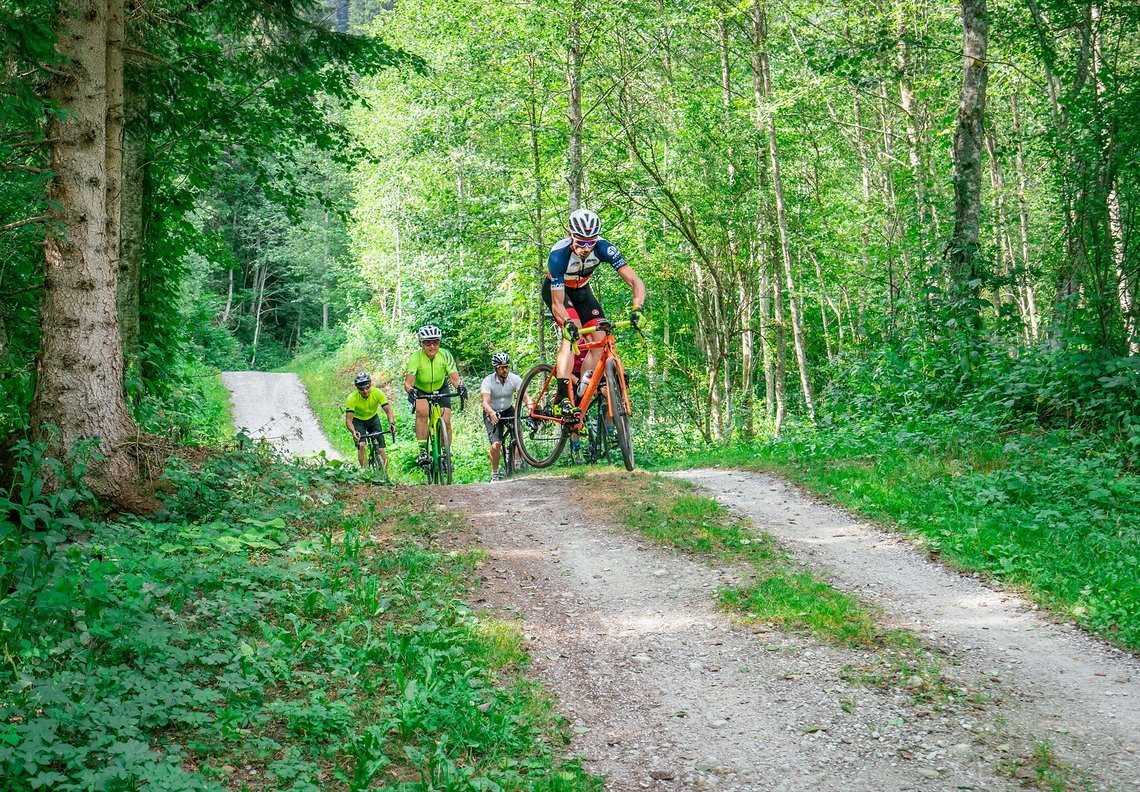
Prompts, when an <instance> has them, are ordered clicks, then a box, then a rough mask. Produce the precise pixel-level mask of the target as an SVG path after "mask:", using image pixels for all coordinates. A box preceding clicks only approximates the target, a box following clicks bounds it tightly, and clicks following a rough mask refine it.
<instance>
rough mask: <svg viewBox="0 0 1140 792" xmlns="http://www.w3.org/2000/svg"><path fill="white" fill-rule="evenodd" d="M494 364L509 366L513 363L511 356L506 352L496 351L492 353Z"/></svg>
mask: <svg viewBox="0 0 1140 792" xmlns="http://www.w3.org/2000/svg"><path fill="white" fill-rule="evenodd" d="M491 365H492V366H509V365H511V356H510V355H508V354H507V353H506V352H496V353H495V354H493V355H491Z"/></svg>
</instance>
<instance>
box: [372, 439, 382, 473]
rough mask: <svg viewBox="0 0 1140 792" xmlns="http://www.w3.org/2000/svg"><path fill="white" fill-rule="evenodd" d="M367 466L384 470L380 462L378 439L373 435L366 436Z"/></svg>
mask: <svg viewBox="0 0 1140 792" xmlns="http://www.w3.org/2000/svg"><path fill="white" fill-rule="evenodd" d="M368 466H369V467H371V468H372V469H374V470H379V471H383V470H384V466H383V465H382V464H381V463H380V441H379V440H377V439H376V438H375V437H369V438H368Z"/></svg>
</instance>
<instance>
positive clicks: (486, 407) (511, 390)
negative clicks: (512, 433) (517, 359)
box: [479, 352, 522, 481]
mask: <svg viewBox="0 0 1140 792" xmlns="http://www.w3.org/2000/svg"><path fill="white" fill-rule="evenodd" d="M491 366H492V367H493V368H494V369H495V370H494V371H493V372H491V373H490V374H488V375H487V376H486V377H485V378H484V379H483V384H482V385H481V386H480V388H479V390H480V392H481V393H482V395H483V426H485V427H486V429H487V442H489V443H490V444H491V481H499V480H500V479H501V478H502V474H501V473H499V459H501V457H502V452H503V429H504V427H506V425H507V423H508V422H510V421H513V420H514V417H515V394H516V393H518V390H519V388H521V387H522V377H520V376H519V375H518V374H515V373H514V372H513V371H511V357H510V355H508V354H507V353H506V352H496V353H495V354H494V355H492V356H491Z"/></svg>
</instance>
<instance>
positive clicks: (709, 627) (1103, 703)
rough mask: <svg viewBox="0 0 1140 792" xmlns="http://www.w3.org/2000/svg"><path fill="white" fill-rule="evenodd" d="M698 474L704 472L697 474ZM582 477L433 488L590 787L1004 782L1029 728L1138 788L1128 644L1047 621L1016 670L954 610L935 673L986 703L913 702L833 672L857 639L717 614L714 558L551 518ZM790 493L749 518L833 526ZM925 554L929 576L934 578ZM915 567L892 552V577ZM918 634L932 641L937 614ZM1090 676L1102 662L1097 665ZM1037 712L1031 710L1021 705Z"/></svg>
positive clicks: (852, 656) (718, 577)
mask: <svg viewBox="0 0 1140 792" xmlns="http://www.w3.org/2000/svg"><path fill="white" fill-rule="evenodd" d="M734 475H735V476H737V478H732V479H729V480H730V481H731V483H732V486H731V487H728V488H726V490H725V492H732V493H733V495H734V496H740V497H741V498H742V499H743V500H746V501H747V500H748V499H749V497H748V489H749V487H750V486H751V485H752V482H749V481H748V480H747V478H740V477H741V476H743V474H734ZM697 477H698V478H700V475H699V474H697ZM701 480H702V481H703V482H704V483H711V484H714V485H715V484H717V483H718V482H719V479H718V478H717V476H716V475H713V474H705V475H704V478H702V479H701ZM767 484H768V483H767V482H765V483H763V484H762V485H761V486H762V487H763V486H767ZM599 485H602V484H601V483H600V482H599V481H597V480H594V481H592V482H587V481H570V480H566V479H554V478H541V479H539V478H529V479H522V480H515V481H511V482H507V483H505V484H501V485H485V484H481V485H470V486H467V487H456V488H452V489H450V490H441V491H440V498H441V501H442V503H441V505H442V506H443V507H445V508H461V509H464V510H465V511H466V512H467V513H468V515H469V516H470V518H471V520H472V522H473V524H474V525H475V526H476V528H477V530H478V532H479V539H480V543H481V544H482V546H483V547H484V548H485V549H486V550H487V552H488V553H489V554H490V561H489V562H488V564H487V565H486V567H485V580H484V588H483V590H482V592H481V596H482V597H483V598H485V601H484V602H482V603H481V604H482V605H483V606H484V607H486V608H487V609H488V610H491V611H493V612H494V613H496V614H497V615H498V616H500V617H502V618H507V619H521V620H522V624H523V627H524V630H525V633H526V635H527V637H528V639H529V649H530V651H531V653H532V656H533V657H534V658H535V669H536V672H537V673H538V675H539V676H540V677H541V678H542V680H543V682H544V684H546V685H547V687H548V688H549V689H551V690H552V692H553V693H554V694H555V695H556V696H557V697H558V699H559V701H560V702H561V703H562V708H563V711H564V712H565V713H566V714H567V716H568V717H569V718H570V719H571V721H572V722H573V723H574V724H575V725H576V726H577V727H578V729H579V732H580V733H579V735H578V737H577V739H576V744H575V747H576V749H577V750H579V751H581V753H582V754H583V756H584V757H585V758H586V766H587V767H588V768H589V769H590V770H592V771H595V772H599V773H604V774H605V775H606V776H607V779H608V783H607V788H609V789H614V790H627V789H642V788H650V787H652V788H662V789H703V788H709V789H713V788H716V789H742V790H744V789H747V790H753V789H755V790H776V789H778V790H783V789H788V790H791V789H813V790H832V789H834V790H840V789H845V790H849V789H867V790H879V789H900V790H901V789H921V790H928V789H1006V788H1015V787H1017V786H1019V783H1018V782H1017V780H1016V779H1013V778H1010V777H1007V776H1002V775H998V774H996V772H995V767H996V766H997V764H998V763H1000V762H1002V761H1008V760H1013V759H1016V758H1019V757H1021V756H1024V755H1026V754H1028V753H1031V752H1032V750H1033V742H1032V740H1030V739H1029V738H1030V736H1031V735H1033V736H1037V737H1041V738H1047V739H1048V740H1049V741H1050V742H1052V743H1053V744H1054V745H1056V746H1057V750H1058V752H1059V754H1060V755H1061V758H1063V759H1064V760H1066V761H1068V762H1071V763H1074V764H1077V765H1078V766H1080V767H1081V768H1082V769H1083V770H1085V771H1087V772H1088V773H1089V775H1088V777H1087V782H1088V784H1089V785H1090V786H1091V787H1092V788H1098V789H1116V788H1121V789H1124V788H1136V787H1140V764H1138V760H1137V758H1136V757H1135V756H1134V754H1130V753H1128V752H1127V747H1128V746H1129V745H1131V744H1132V742H1131V741H1132V740H1134V739H1135V736H1136V734H1135V731H1130V730H1132V729H1133V726H1134V723H1135V718H1136V713H1135V712H1132V711H1130V705H1131V704H1132V702H1134V701H1135V700H1136V699H1135V698H1134V697H1133V698H1129V695H1130V694H1131V693H1132V691H1133V688H1134V685H1133V683H1130V682H1116V681H1114V678H1115V677H1117V676H1119V675H1125V676H1126V675H1128V674H1130V673H1131V674H1133V677H1134V678H1135V674H1134V671H1135V667H1136V666H1135V664H1134V663H1133V662H1132V661H1131V660H1129V659H1127V658H1125V657H1123V656H1119V657H1117V656H1116V653H1113V652H1109V651H1107V650H1104V649H1103V648H1101V647H1100V646H1098V645H1097V644H1095V643H1093V642H1091V641H1088V640H1086V639H1083V638H1081V637H1079V636H1062V638H1063V640H1062V643H1061V644H1060V645H1059V646H1058V647H1057V648H1056V650H1055V651H1056V652H1058V653H1059V654H1058V655H1057V656H1056V658H1055V659H1056V661H1057V663H1056V665H1055V666H1049V665H1048V664H1047V662H1045V657H1044V656H1043V655H1042V656H1040V657H1039V656H1038V655H1037V653H1036V651H1035V652H1034V653H1033V654H1032V655H1027V656H1033V657H1034V659H1035V663H1034V664H1033V665H1032V666H1029V665H1026V660H1025V659H1024V658H1022V657H1020V656H1015V657H1006V656H1004V655H1003V656H1000V657H995V656H990V655H989V654H988V653H983V652H982V651H981V650H979V649H975V648H973V647H977V646H979V645H980V644H982V643H983V641H982V640H981V638H980V637H979V638H978V639H974V638H973V637H970V636H973V635H974V634H975V632H977V633H980V632H984V629H983V628H984V627H986V626H989V627H991V628H992V627H993V626H994V625H993V624H990V625H987V624H984V623H983V622H982V620H980V619H974V620H973V622H972V623H962V624H955V625H954V629H955V630H956V632H954V633H953V635H954V636H955V638H954V640H952V641H950V642H949V643H948V644H947V645H946V648H947V649H949V651H950V652H951V654H952V655H953V656H954V657H955V658H960V659H961V661H962V666H961V667H958V668H952V669H950V671H949V673H951V674H952V675H953V677H954V679H960V680H961V684H963V685H967V684H968V685H970V687H971V689H977V688H976V687H975V686H978V687H979V688H985V689H986V690H987V691H990V692H991V695H1000V696H1001V697H1002V699H1003V702H1002V703H1001V704H994V703H991V704H987V705H985V706H984V707H983V708H982V709H979V710H967V709H963V710H961V711H953V712H947V713H934V712H931V711H923V710H920V709H917V708H916V707H915V706H913V705H912V704H911V702H910V698H911V697H910V696H908V695H907V692H906V691H897V692H896V691H891V692H880V691H877V690H873V689H871V688H868V687H866V686H861V685H856V684H853V683H851V682H848V681H847V680H846V679H845V678H844V677H845V673H844V669H845V667H846V666H849V665H855V666H858V665H859V664H860V661H861V660H862V659H863V657H862V656H861V655H859V654H858V653H857V652H854V651H850V650H845V649H838V648H835V647H830V646H826V645H823V644H819V643H816V642H814V641H812V640H810V639H806V638H799V637H795V636H788V635H785V634H782V633H779V632H776V631H772V632H759V633H754V632H753V631H750V630H746V629H742V628H734V627H733V626H732V625H731V623H730V621H729V619H728V618H727V617H726V616H725V615H724V614H722V613H719V612H717V611H716V610H715V609H714V607H713V604H714V603H713V600H714V595H715V592H716V590H717V589H718V588H720V587H722V586H724V585H727V584H730V583H731V582H733V578H732V573H731V572H727V571H717V570H714V569H711V568H709V567H707V566H705V565H704V564H702V563H699V562H695V561H693V560H690V559H688V558H685V557H683V556H680V555H678V554H675V553H671V552H669V551H667V550H663V549H660V548H658V547H655V546H652V545H647V544H646V543H644V542H641V541H639V540H638V539H637V538H635V537H632V536H629V535H628V534H626V533H624V532H622V531H616V530H613V529H611V528H608V527H607V526H602V525H597V524H592V523H590V522H588V521H587V520H584V519H581V518H577V517H564V518H558V519H552V518H551V512H550V503H551V502H552V501H553V502H563V503H565V502H572V501H573V500H574V499H576V498H579V497H582V496H583V495H585V496H587V497H588V493H587V492H586V490H585V488H587V487H590V486H599ZM780 496H781V497H782V498H785V499H786V498H787V497H788V493H787V492H785V491H780ZM761 500H762V499H761ZM756 508H761V509H762V508H763V505H762V504H761V505H760V506H757V507H756ZM796 508H797V509H798V511H799V514H798V516H793V515H790V514H787V511H788V510H787V508H786V506H785V504H782V503H781V504H779V508H778V509H777V511H776V512H775V513H774V514H772V515H769V516H764V512H761V513H760V514H758V517H759V519H758V522H760V523H761V525H762V526H763V527H765V528H768V527H770V525H769V524H770V523H772V522H776V521H780V520H783V521H785V522H786V518H787V517H790V518H791V519H793V520H795V521H796V522H797V523H801V524H802V523H811V522H813V521H822V523H823V524H824V525H825V526H831V527H832V529H834V527H835V526H836V525H838V523H837V519H838V515H837V514H836V513H835V512H834V511H832V510H830V509H825V508H823V507H819V506H816V505H815V504H813V503H811V502H809V501H806V500H803V501H802V502H797V503H796ZM812 510H817V511H812ZM754 519H757V517H754ZM848 523H850V524H851V525H854V523H853V522H852V521H850V520H848ZM845 530H851V529H850V528H847V529H845ZM834 532H835V531H834V530H832V533H833V534H834ZM881 541H884V542H887V543H890V544H894V542H893V540H889V539H886V538H884V539H882V540H881ZM859 552H863V550H862V549H860V550H859ZM920 561H921V560H920ZM927 566H930V567H931V569H930V570H929V571H930V572H933V573H935V575H936V576H945V574H946V573H944V572H942V571H941V570H938V569H937V568H936V567H934V566H933V565H927ZM923 574H924V571H923V570H921V569H911V568H907V567H905V566H903V567H900V568H899V569H898V570H897V574H896V576H895V577H896V579H903V580H905V579H907V578H910V577H912V576H914V575H919V576H921V575H923ZM938 579H939V580H941V577H939V578H938ZM837 582H840V583H841V585H842V581H839V580H838V579H837ZM945 582H946V583H947V586H948V588H949V589H950V590H951V592H952V593H951V594H950V596H949V597H948V599H949V600H951V601H955V600H959V599H966V600H970V601H980V598H981V597H983V596H984V595H985V594H986V592H985V591H984V590H981V589H980V587H978V586H977V585H976V583H974V582H973V581H962V580H961V579H960V578H958V577H957V576H953V575H951V576H950V577H949V578H948V579H947V581H945ZM955 582H957V583H958V584H960V585H961V590H957V589H955V588H954V585H955ZM939 585H940V584H939ZM876 586H879V584H877V583H870V582H866V581H864V582H863V583H862V584H860V585H857V586H853V588H854V589H856V590H857V591H858V592H859V593H860V595H861V596H863V597H864V598H866V599H869V600H872V601H882V599H883V598H882V596H880V594H879V593H878V592H877V591H876V588H875V587H876ZM879 588H880V589H882V590H886V588H887V587H886V586H885V585H882V586H879ZM991 596H993V597H994V598H995V600H999V601H1000V598H999V597H997V595H992V593H991ZM991 607H992V606H991ZM927 608H928V605H926V604H924V603H923V602H921V601H920V602H919V603H918V604H915V605H914V606H913V607H911V606H908V610H907V613H909V614H910V619H909V620H910V621H911V622H913V623H914V624H915V625H916V626H919V627H921V626H922V625H924V624H929V625H932V624H934V623H935V622H936V620H937V618H938V617H937V614H936V613H934V612H928V611H927V610H926V609H927ZM992 612H996V610H995V611H992ZM982 613H983V615H985V614H988V613H991V611H988V610H987V611H983V612H982ZM1019 617H1020V618H1023V619H1025V623H1026V625H1029V624H1032V626H1033V629H1034V632H1032V633H1030V634H1029V636H1028V637H1029V638H1031V639H1035V638H1039V637H1040V635H1041V634H1043V633H1044V632H1045V631H1046V630H1049V629H1052V628H1050V627H1049V626H1048V625H1044V624H1041V623H1040V622H1039V621H1038V620H1037V619H1036V617H1034V616H1033V615H1032V614H1028V613H1018V612H1017V611H1016V610H1014V611H1013V613H1012V615H1010V616H1007V617H1006V618H1012V619H1014V620H1015V621H1016V619H1017V618H1019ZM946 618H947V619H949V620H951V621H952V620H954V618H955V617H954V616H948V617H946ZM947 629H949V627H948V628H947ZM927 634H928V637H930V638H932V640H933V641H934V642H938V641H940V640H944V639H942V638H941V635H942V634H941V633H939V632H938V631H937V630H935V631H927ZM1023 643H1025V644H1026V645H1029V642H1027V641H1023ZM1006 648H1008V647H1006ZM1008 651H1010V652H1013V651H1018V650H1012V649H1009V650H1008ZM1042 651H1043V650H1042ZM1078 653H1081V654H1083V655H1085V657H1086V658H1087V661H1086V662H1088V663H1091V665H1088V666H1087V670H1088V673H1089V677H1090V678H1091V679H1093V680H1101V684H1100V685H1094V686H1093V688H1095V689H1093V688H1090V689H1088V690H1086V691H1085V692H1083V693H1082V690H1081V684H1080V683H1079V682H1078V683H1076V684H1073V685H1071V686H1067V687H1066V686H1063V685H1055V686H1053V689H1055V690H1057V691H1058V692H1059V693H1060V694H1061V696H1063V697H1059V698H1058V700H1057V706H1056V707H1050V706H1047V703H1048V702H1049V701H1050V698H1049V690H1050V686H1051V685H1052V684H1053V680H1054V677H1055V676H1057V675H1059V674H1074V675H1075V674H1076V673H1077V671H1076V670H1075V669H1076V668H1082V669H1083V668H1085V666H1082V665H1081V664H1080V663H1081V661H1079V660H1073V659H1072V656H1073V655H1074V654H1078ZM1019 661H1020V662H1019ZM1072 664H1077V665H1076V666H1074V665H1072ZM983 666H984V667H983ZM1102 672H1104V673H1108V674H1110V675H1111V676H1109V677H1107V678H1101V677H1098V676H1096V674H1097V673H1102ZM979 675H980V678H978V677H979ZM1102 688H1103V689H1102ZM1105 691H1108V692H1112V693H1115V694H1117V696H1116V697H1108V696H1105V695H1104V692H1105ZM1043 709H1044V711H1045V712H1046V714H1047V716H1048V717H1047V718H1046V719H1044V720H1042V721H1041V722H1037V721H1035V720H1034V718H1035V717H1037V716H1038V715H1040V714H1041V712H1042V711H1043ZM1006 719H1008V722H1006ZM1058 729H1062V730H1064V731H1058ZM1062 738H1063V739H1062ZM1062 741H1063V742H1064V745H1061V744H1060V743H1061V742H1062ZM1075 777H1076V778H1077V779H1078V780H1079V779H1080V777H1081V776H1080V775H1077V776H1075Z"/></svg>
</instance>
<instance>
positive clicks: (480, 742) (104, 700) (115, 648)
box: [0, 444, 599, 791]
mask: <svg viewBox="0 0 1140 792" xmlns="http://www.w3.org/2000/svg"><path fill="white" fill-rule="evenodd" d="M42 454H43V449H42V447H38V446H34V445H31V444H23V445H22V446H21V448H20V449H19V459H18V463H17V465H16V475H17V484H18V486H17V488H16V489H15V490H14V493H15V494H13V493H9V494H10V495H12V496H13V497H14V498H15V500H9V499H8V498H7V497H4V496H0V549H2V550H3V552H2V553H0V584H2V585H3V590H4V591H5V592H9V594H8V595H6V596H5V597H4V598H2V599H0V650H2V651H3V653H4V656H5V658H7V662H5V663H4V667H3V669H2V670H0V689H2V690H4V691H5V693H4V695H3V697H2V698H0V773H3V777H4V787H5V789H12V790H31V789H44V788H50V789H74V790H106V789H130V788H137V787H150V786H154V787H160V788H163V789H186V790H189V789H218V790H220V789H231V788H234V787H235V786H240V785H243V784H249V785H251V786H254V785H265V784H268V785H270V786H271V787H273V788H275V789H292V790H316V789H329V788H346V789H366V788H373V787H374V785H375V784H377V783H382V784H383V785H384V786H385V787H386V788H393V789H396V788H401V789H423V788H460V787H462V788H496V789H510V790H556V789H557V790H568V791H569V790H589V789H597V788H599V787H598V784H597V783H596V782H595V781H593V780H591V779H589V778H588V777H587V776H586V775H585V774H584V773H583V772H582V771H581V770H580V769H579V768H578V767H577V766H576V765H575V764H572V763H567V762H566V761H565V759H564V758H563V756H562V752H563V746H564V745H565V744H566V742H567V741H568V735H567V730H566V726H565V724H564V723H562V722H561V721H560V720H559V719H558V718H557V717H556V716H555V715H554V714H553V711H552V707H551V704H550V702H549V701H548V700H547V699H546V698H545V697H543V696H542V695H541V693H540V692H539V691H538V690H536V689H535V688H534V686H533V684H532V683H530V682H528V681H526V680H525V679H524V678H523V677H522V676H521V668H522V666H523V665H524V664H525V663H526V661H527V658H526V655H525V653H524V652H523V651H522V649H521V640H522V639H521V636H520V635H518V634H517V632H516V631H515V630H514V629H513V628H512V627H511V626H509V625H504V624H500V623H498V622H496V621H494V620H492V619H486V618H481V617H477V616H476V615H475V614H473V613H472V612H471V611H470V610H469V608H468V606H467V605H466V604H465V602H464V597H465V595H466V594H467V588H466V586H467V584H468V583H469V582H470V581H471V580H472V579H476V578H477V576H473V574H472V572H473V567H474V564H475V562H476V560H477V556H476V555H474V554H471V553H456V552H454V551H452V552H448V551H450V550H452V547H451V546H450V545H449V546H446V547H441V546H439V545H438V544H437V543H436V542H435V540H434V536H435V535H436V534H438V533H439V532H440V531H442V530H444V529H446V528H447V524H446V523H445V522H443V520H445V517H443V516H441V515H440V514H439V513H438V512H437V511H436V510H435V509H434V508H433V507H432V506H431V505H430V504H428V503H426V502H425V503H423V504H417V503H415V502H411V501H409V500H408V499H407V498H401V499H400V501H401V502H399V503H397V502H396V498H395V497H394V496H393V495H391V494H390V493H389V494H387V495H385V494H382V493H380V492H377V491H375V490H374V491H373V492H376V494H377V497H376V498H375V499H368V500H359V499H351V500H345V499H344V497H343V496H345V495H347V494H348V493H349V491H350V488H351V487H352V485H353V484H354V483H356V481H357V480H356V478H355V475H354V474H353V472H352V470H351V469H350V468H348V467H343V466H334V465H325V466H321V467H305V466H302V465H297V466H293V465H286V464H282V463H280V462H277V461H274V460H273V459H272V457H271V455H269V454H268V452H264V453H262V452H258V451H256V450H249V449H246V450H232V451H230V452H228V453H225V454H219V455H217V456H215V457H213V458H209V459H204V460H203V459H199V462H198V463H196V464H195V465H194V466H190V465H188V464H187V463H185V462H183V461H182V460H180V459H178V460H174V461H173V463H172V465H171V466H170V468H169V469H168V470H167V478H166V485H167V493H166V503H165V507H164V509H163V510H162V511H160V512H159V513H157V514H155V515H153V516H151V517H148V518H145V519H144V518H129V519H120V520H116V521H113V522H104V521H101V520H98V519H93V518H88V517H85V516H83V513H84V512H85V510H86V509H85V507H87V506H90V505H91V495H90V493H89V492H87V491H86V490H85V489H84V487H83V485H82V481H81V474H82V469H83V461H84V460H83V457H82V456H81V457H80V458H79V459H78V460H73V462H78V464H71V465H69V466H59V465H56V466H55V468H56V472H57V474H59V475H62V476H66V479H65V482H64V486H63V487H61V488H60V489H59V490H58V491H56V492H54V493H52V492H49V491H47V490H44V489H43V487H42V485H43V480H42V478H41V475H42V470H43V469H44V465H45V464H46V465H47V466H49V467H51V466H52V463H51V462H50V461H47V462H45V460H44V459H43V457H42ZM69 470H70V471H71V473H73V474H74V475H69V474H68V471H69ZM36 482H38V485H37V484H36ZM423 509H428V510H430V515H429V518H428V519H424V518H423V517H422V516H421V513H420V512H421V511H422V510H423ZM78 533H82V534H84V535H85V536H86V537H87V538H86V540H85V541H84V542H83V543H74V542H70V541H68V539H69V537H71V536H74V535H76V534H78ZM410 779H419V781H418V782H413V781H411V780H410Z"/></svg>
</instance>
